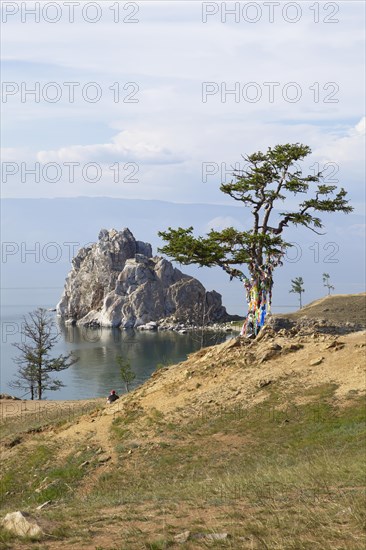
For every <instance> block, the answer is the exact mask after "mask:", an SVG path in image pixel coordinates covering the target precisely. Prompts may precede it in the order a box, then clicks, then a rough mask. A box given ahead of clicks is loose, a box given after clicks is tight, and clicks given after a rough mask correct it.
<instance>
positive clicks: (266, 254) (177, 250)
mask: <svg viewBox="0 0 366 550" xmlns="http://www.w3.org/2000/svg"><path fill="white" fill-rule="evenodd" d="M310 153H311V149H310V148H309V147H308V146H306V145H302V144H299V143H295V144H285V145H276V146H275V147H274V148H273V149H272V148H269V149H268V150H267V152H266V153H262V152H260V151H259V152H257V153H254V154H252V155H249V156H244V157H243V158H244V160H245V161H246V167H245V168H244V169H243V170H240V171H238V172H234V174H233V177H234V180H233V181H231V182H230V183H225V184H222V185H221V187H220V190H221V191H222V192H223V193H225V194H226V195H229V196H230V197H232V198H233V199H234V200H236V201H240V202H242V203H243V204H244V206H246V207H250V208H251V215H252V223H251V228H250V229H248V230H246V231H238V230H237V229H235V228H234V227H227V228H225V229H223V230H222V231H215V230H213V229H211V231H210V232H209V233H208V234H207V235H206V236H205V237H195V236H194V235H193V227H189V228H188V229H184V228H182V227H179V228H178V229H172V228H171V227H169V228H168V231H160V232H159V236H160V237H162V239H163V240H164V241H165V242H166V243H167V244H165V245H164V246H163V247H162V248H160V252H163V253H165V254H167V255H168V256H170V257H171V258H173V259H174V260H175V261H177V262H179V263H181V264H192V263H196V264H198V265H199V266H201V267H203V266H206V267H212V266H219V267H221V268H222V269H223V270H224V271H225V272H226V273H228V275H229V276H230V279H233V278H238V279H240V280H241V281H242V282H243V283H244V285H245V289H246V299H247V303H248V318H249V317H250V318H252V319H254V325H255V326H254V332H255V334H256V333H257V331H258V330H259V329H260V327H261V326H262V325H263V324H264V322H265V318H266V314H267V313H268V312H269V311H270V308H271V302H272V288H273V271H274V269H275V268H276V267H278V266H280V265H282V259H283V256H284V254H285V252H286V249H287V248H288V247H289V246H291V244H290V243H288V242H286V241H285V240H284V239H283V238H282V234H283V232H284V230H285V229H286V228H287V227H288V226H289V225H294V226H304V227H307V228H308V229H310V230H312V231H314V232H315V233H318V234H319V232H318V229H321V228H322V227H323V226H322V222H321V220H320V218H319V217H318V216H317V215H316V213H317V212H337V211H338V212H344V213H348V212H351V211H352V210H353V208H352V207H351V206H349V205H348V201H347V200H346V195H347V193H346V191H345V190H344V189H343V188H340V189H339V190H337V187H336V186H334V185H326V184H325V183H324V182H323V178H322V174H321V172H318V173H317V174H314V175H307V176H304V175H303V174H302V170H301V169H300V167H299V165H298V164H297V163H298V162H300V161H302V160H303V159H304V158H305V157H306V156H308V155H309V154H310ZM313 186H314V187H315V188H314V189H312V187H313ZM298 195H305V197H304V199H303V200H302V202H300V203H299V204H298V205H297V207H296V208H292V207H290V208H289V209H288V210H282V208H283V207H282V208H281V203H283V202H284V201H285V200H286V199H288V198H289V197H291V201H289V204H291V205H292V203H293V197H292V196H294V197H295V198H296V197H297V196H298ZM243 265H246V266H247V268H248V272H249V277H248V276H247V275H246V274H245V273H244V272H243V271H242V269H241V266H243ZM249 314H250V315H249Z"/></svg>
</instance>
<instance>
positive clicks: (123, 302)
mask: <svg viewBox="0 0 366 550" xmlns="http://www.w3.org/2000/svg"><path fill="white" fill-rule="evenodd" d="M72 266H73V267H72V270H71V272H70V273H69V275H68V277H67V279H66V283H65V288H64V292H63V295H62V297H61V300H60V302H59V303H58V305H57V314H58V315H59V316H61V317H62V318H64V319H65V320H66V322H68V323H73V324H78V325H88V326H103V327H121V328H137V327H139V326H141V325H146V324H147V323H150V322H151V321H155V322H158V321H162V320H164V321H166V320H167V319H172V320H173V321H174V322H176V323H179V322H181V323H182V322H183V323H189V324H191V325H198V326H202V324H207V323H214V322H223V321H226V320H228V319H229V318H230V317H229V316H228V314H227V312H226V309H225V308H224V307H223V306H222V303H221V295H220V294H218V293H217V292H215V291H211V292H206V290H205V288H204V287H203V285H202V284H201V283H200V282H199V281H198V280H197V279H195V278H193V277H190V276H188V275H184V274H183V273H182V272H181V271H179V270H178V269H176V268H174V267H173V265H172V264H171V262H169V261H168V260H166V259H164V258H162V257H160V256H154V257H153V256H152V249H151V245H150V244H148V243H144V242H141V241H136V240H135V238H134V236H133V235H132V233H131V231H130V230H129V229H123V231H116V230H115V229H111V230H110V231H108V230H106V229H102V230H101V232H100V233H99V240H98V242H97V243H95V244H93V245H92V246H89V247H88V248H82V249H81V250H79V252H78V254H77V255H76V256H75V258H74V259H73V260H72Z"/></svg>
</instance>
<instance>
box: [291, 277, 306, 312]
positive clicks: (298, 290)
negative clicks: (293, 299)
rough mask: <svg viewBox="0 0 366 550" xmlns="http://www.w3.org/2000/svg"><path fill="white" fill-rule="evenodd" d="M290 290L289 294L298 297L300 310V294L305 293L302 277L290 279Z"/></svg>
mask: <svg viewBox="0 0 366 550" xmlns="http://www.w3.org/2000/svg"><path fill="white" fill-rule="evenodd" d="M291 284H292V286H291V290H290V291H289V292H293V293H294V294H298V295H299V301H300V309H301V307H302V301H301V294H302V293H303V292H305V288H304V281H303V278H302V277H296V278H295V279H291Z"/></svg>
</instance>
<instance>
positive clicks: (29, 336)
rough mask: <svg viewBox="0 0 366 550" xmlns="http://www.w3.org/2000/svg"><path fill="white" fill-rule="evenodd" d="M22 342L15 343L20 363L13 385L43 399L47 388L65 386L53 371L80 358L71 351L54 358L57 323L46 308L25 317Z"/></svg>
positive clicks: (17, 360)
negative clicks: (52, 351)
mask: <svg viewBox="0 0 366 550" xmlns="http://www.w3.org/2000/svg"><path fill="white" fill-rule="evenodd" d="M21 332H22V335H23V338H22V341H21V342H19V343H15V344H13V346H15V347H16V348H17V349H18V350H19V351H20V354H19V356H18V357H15V359H14V361H15V363H16V364H17V365H18V366H19V368H18V371H17V374H16V377H15V379H14V381H13V382H11V384H10V385H11V387H13V388H17V389H23V390H27V391H28V392H30V396H31V399H32V400H33V399H35V398H38V399H42V397H43V394H44V392H45V391H56V390H59V389H60V388H62V387H63V386H64V384H63V383H62V382H61V380H58V379H56V378H52V377H51V376H50V373H51V372H60V371H63V370H65V369H68V368H69V367H71V365H73V364H74V363H76V362H77V361H78V360H79V359H78V358H76V357H75V356H74V355H73V354H72V353H69V354H68V355H59V356H58V357H54V358H51V357H50V351H51V349H52V348H53V347H54V346H55V344H56V343H57V341H58V339H59V337H60V335H59V334H58V333H57V330H56V326H55V322H54V321H53V319H52V318H51V317H50V315H49V314H48V313H47V311H46V310H45V309H42V308H38V309H36V310H35V311H33V312H31V313H28V315H27V316H25V317H23V324H22V331H21Z"/></svg>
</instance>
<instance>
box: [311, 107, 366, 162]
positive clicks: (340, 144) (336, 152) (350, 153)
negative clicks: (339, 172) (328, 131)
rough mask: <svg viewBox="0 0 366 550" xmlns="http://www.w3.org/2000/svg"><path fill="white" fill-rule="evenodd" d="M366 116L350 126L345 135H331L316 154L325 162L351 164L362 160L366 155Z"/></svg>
mask: <svg viewBox="0 0 366 550" xmlns="http://www.w3.org/2000/svg"><path fill="white" fill-rule="evenodd" d="M365 127H366V117H363V118H361V120H360V121H359V122H358V123H357V124H356V125H355V126H353V127H351V128H348V130H346V132H345V133H344V135H343V136H341V137H339V136H329V138H328V143H327V144H325V145H323V146H321V147H319V148H318V149H317V150H315V151H314V154H315V155H316V156H318V157H321V159H322V161H323V162H324V163H325V162H340V163H347V164H351V163H354V162H358V163H359V162H362V159H363V158H364V155H365Z"/></svg>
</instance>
